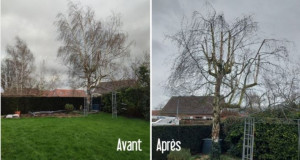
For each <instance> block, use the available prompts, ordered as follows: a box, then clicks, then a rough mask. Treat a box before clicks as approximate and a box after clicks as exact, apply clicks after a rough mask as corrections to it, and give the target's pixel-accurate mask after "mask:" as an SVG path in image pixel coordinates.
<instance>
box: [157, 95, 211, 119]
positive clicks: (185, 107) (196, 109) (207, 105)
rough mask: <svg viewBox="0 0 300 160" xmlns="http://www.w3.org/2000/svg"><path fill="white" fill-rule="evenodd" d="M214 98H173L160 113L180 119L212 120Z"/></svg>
mask: <svg viewBox="0 0 300 160" xmlns="http://www.w3.org/2000/svg"><path fill="white" fill-rule="evenodd" d="M213 100H214V97H213V96H173V97H171V99H170V100H169V101H168V102H167V104H166V105H165V106H164V108H163V109H162V110H161V111H160V115H161V116H170V117H177V116H178V118H180V119H212V117H213Z"/></svg>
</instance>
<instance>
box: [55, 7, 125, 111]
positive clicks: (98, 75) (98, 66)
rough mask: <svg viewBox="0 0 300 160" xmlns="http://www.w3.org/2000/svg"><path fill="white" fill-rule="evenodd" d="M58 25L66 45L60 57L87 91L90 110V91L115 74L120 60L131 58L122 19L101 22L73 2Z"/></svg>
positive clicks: (60, 35) (118, 17)
mask: <svg viewBox="0 0 300 160" xmlns="http://www.w3.org/2000/svg"><path fill="white" fill-rule="evenodd" d="M55 25H56V26H57V31H58V33H59V36H58V39H59V40H60V41H61V42H62V43H63V44H62V45H61V46H60V48H59V50H58V54H57V56H58V57H60V58H62V60H63V61H64V62H65V64H66V66H68V68H69V73H70V75H71V76H73V77H75V78H77V79H78V81H81V82H82V83H81V87H85V88H86V91H87V94H88V98H87V103H88V106H90V100H91V89H92V88H94V87H96V86H98V85H100V81H101V80H103V79H104V78H106V77H108V76H109V75H110V74H111V73H112V71H113V70H114V68H115V67H116V65H117V61H116V60H117V59H119V58H121V57H124V56H126V55H128V54H129V46H130V45H131V42H128V40H127V39H128V36H127V34H126V33H125V32H124V31H122V30H121V27H122V23H121V20H120V16H119V15H116V14H112V15H111V16H110V17H108V20H107V21H98V20H96V19H95V13H94V11H93V10H92V9H91V8H89V7H81V6H80V4H75V3H72V2H70V3H69V9H68V14H67V15H64V14H62V13H59V14H58V15H57V21H56V22H55Z"/></svg>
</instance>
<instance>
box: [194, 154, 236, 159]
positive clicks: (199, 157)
mask: <svg viewBox="0 0 300 160" xmlns="http://www.w3.org/2000/svg"><path fill="white" fill-rule="evenodd" d="M220 159H221V160H240V159H241V158H237V157H232V156H230V155H226V154H222V155H221V157H220ZM190 160H209V155H196V156H193V157H192V158H191V159H190Z"/></svg>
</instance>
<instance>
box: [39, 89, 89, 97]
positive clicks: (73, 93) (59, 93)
mask: <svg viewBox="0 0 300 160" xmlns="http://www.w3.org/2000/svg"><path fill="white" fill-rule="evenodd" d="M43 95H44V96H46V97H86V96H87V95H86V93H85V92H84V91H83V90H74V89H55V90H53V91H46V92H45V93H44V94H43Z"/></svg>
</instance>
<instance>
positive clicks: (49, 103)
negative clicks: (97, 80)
mask: <svg viewBox="0 0 300 160" xmlns="http://www.w3.org/2000/svg"><path fill="white" fill-rule="evenodd" d="M66 104H73V105H74V108H75V109H79V107H80V105H82V106H83V105H84V99H83V98H69V97H1V115H5V114H12V113H14V112H15V111H16V110H17V108H18V110H20V111H21V113H28V112H29V111H55V110H64V109H65V105H66Z"/></svg>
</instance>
